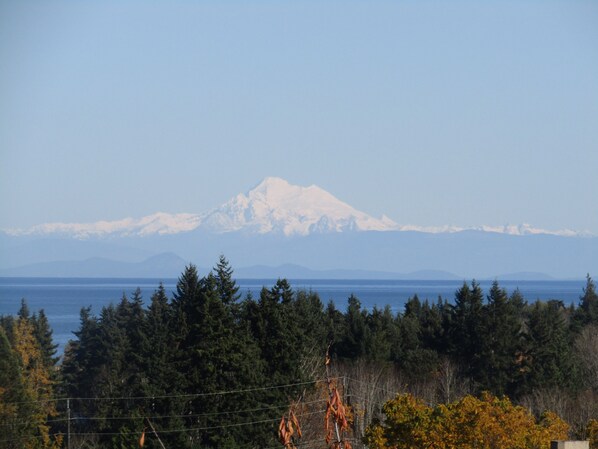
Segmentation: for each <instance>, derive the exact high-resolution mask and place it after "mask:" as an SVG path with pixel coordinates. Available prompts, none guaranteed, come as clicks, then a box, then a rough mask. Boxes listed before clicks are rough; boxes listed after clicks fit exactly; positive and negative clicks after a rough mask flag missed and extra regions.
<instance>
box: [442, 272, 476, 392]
mask: <svg viewBox="0 0 598 449" xmlns="http://www.w3.org/2000/svg"><path fill="white" fill-rule="evenodd" d="M483 303H484V296H483V293H482V289H481V288H480V284H479V283H477V282H476V281H475V280H473V281H472V282H471V288H470V287H468V285H467V283H465V282H464V283H463V286H462V287H461V288H460V289H459V290H457V292H456V293H455V305H454V307H453V314H452V320H451V324H452V329H451V331H450V337H451V349H452V351H453V356H454V357H455V359H456V360H457V362H458V363H459V365H460V366H461V368H462V370H463V374H464V375H465V376H466V377H467V378H469V379H470V381H474V380H475V379H476V377H477V373H478V372H479V371H480V363H481V358H482V348H481V344H482V338H483V335H482V334H483V330H482V315H483Z"/></svg>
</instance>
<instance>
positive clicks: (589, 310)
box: [572, 274, 598, 331]
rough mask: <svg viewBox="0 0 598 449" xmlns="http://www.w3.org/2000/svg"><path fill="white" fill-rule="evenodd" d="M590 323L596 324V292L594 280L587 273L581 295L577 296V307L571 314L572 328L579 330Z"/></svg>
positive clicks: (597, 297)
mask: <svg viewBox="0 0 598 449" xmlns="http://www.w3.org/2000/svg"><path fill="white" fill-rule="evenodd" d="M590 324H595V325H598V293H596V284H595V283H594V280H593V279H592V278H591V277H590V275H589V274H588V275H587V276H586V286H585V288H584V289H583V295H581V296H580V298H579V307H578V308H577V309H576V310H575V312H574V314H573V320H572V327H573V330H575V331H580V330H581V328H583V327H584V326H588V325H590Z"/></svg>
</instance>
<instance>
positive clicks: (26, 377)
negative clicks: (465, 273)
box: [0, 257, 598, 449]
mask: <svg viewBox="0 0 598 449" xmlns="http://www.w3.org/2000/svg"><path fill="white" fill-rule="evenodd" d="M487 293H488V295H487V301H486V302H485V301H484V295H483V293H482V290H481V288H480V286H479V284H478V283H477V282H475V281H472V282H471V283H470V284H467V283H464V284H463V286H462V287H461V288H460V289H459V290H457V291H456V292H455V298H454V304H451V303H449V302H448V301H446V300H443V299H441V298H439V299H438V301H437V302H435V303H430V302H429V301H428V300H427V299H426V300H424V301H421V300H420V299H419V297H418V296H417V295H414V296H413V297H412V298H410V299H409V300H408V301H407V303H406V304H405V308H404V311H402V313H397V314H393V312H392V310H391V308H390V307H389V306H386V307H384V308H379V307H373V308H372V309H371V310H367V309H365V308H363V307H362V304H361V302H360V301H359V299H358V298H357V297H355V296H354V295H351V296H350V297H349V298H348V301H347V308H346V310H345V311H344V312H343V311H341V310H337V308H336V307H335V305H334V303H333V302H332V301H331V302H329V303H328V304H327V306H326V307H325V306H324V305H323V304H322V301H321V300H320V297H319V296H318V294H317V293H316V292H313V291H305V290H298V291H295V290H293V288H292V287H291V285H290V284H289V282H288V281H287V280H285V279H279V280H278V281H277V282H276V283H274V285H272V286H270V287H266V286H265V287H263V289H262V290H261V292H260V295H259V297H257V298H254V297H252V296H251V295H249V294H248V295H247V296H246V297H245V298H244V299H243V300H242V301H241V299H240V295H239V287H238V285H237V283H236V281H235V279H234V272H233V270H232V268H231V267H230V264H229V263H228V261H227V260H226V259H225V258H224V257H221V258H220V259H219V261H218V263H217V264H216V266H215V267H214V268H213V270H212V272H210V273H207V274H206V275H205V276H203V277H202V276H200V275H199V273H198V271H197V268H196V267H195V266H193V265H189V266H187V267H186V268H185V270H184V271H183V272H182V273H181V276H180V277H179V279H178V281H177V285H176V289H175V292H174V294H173V295H172V298H170V297H169V294H168V293H167V292H166V291H165V289H164V286H163V285H159V286H158V287H157V289H156V291H155V292H154V294H153V295H152V296H151V298H149V300H148V304H147V305H146V304H144V300H143V298H142V296H141V291H140V290H139V289H137V290H135V291H134V292H132V293H131V294H130V295H129V296H127V294H123V296H122V298H121V299H120V301H118V302H117V303H116V304H113V305H110V306H107V307H104V308H102V309H101V311H100V312H99V314H98V315H97V316H94V315H93V314H92V313H91V308H84V309H82V310H81V315H80V327H79V329H78V330H77V332H75V338H74V339H73V340H72V341H70V342H69V343H68V344H67V346H66V348H65V352H64V355H63V359H62V363H61V365H60V369H59V372H58V370H57V367H56V345H55V344H54V343H53V341H52V332H51V329H50V326H49V324H48V320H47V317H46V316H45V314H44V312H43V310H42V311H39V312H36V313H33V314H31V312H30V311H29V308H28V306H27V304H26V302H25V301H23V302H22V304H21V308H20V310H19V313H18V316H17V317H16V318H15V317H0V426H4V427H7V428H8V429H9V430H10V432H11V434H13V433H14V435H16V436H17V437H21V436H22V437H25V438H29V437H30V436H32V435H35V436H36V438H37V439H36V440H35V441H42V442H43V444H44V445H45V446H44V445H43V446H31V447H44V448H45V447H52V445H56V444H58V441H56V440H54V439H52V438H50V437H49V436H50V434H51V433H55V432H64V431H65V422H64V421H60V420H59V421H56V422H54V423H49V422H48V420H50V421H53V420H52V419H51V418H53V417H54V416H55V414H56V410H54V409H53V408H52V407H49V406H48V401H46V400H45V398H50V397H53V396H56V395H60V396H62V397H69V398H74V399H72V400H71V402H70V408H71V413H72V415H71V416H72V417H73V419H72V421H71V426H72V430H73V432H74V433H88V432H90V433H93V434H99V436H97V437H94V438H97V439H98V442H97V444H98V445H99V447H106V448H124V447H127V448H129V447H138V444H139V443H138V440H139V437H140V436H141V433H142V432H143V430H144V429H146V431H147V432H146V438H145V446H144V447H145V448H150V449H156V448H159V447H161V446H160V444H159V443H158V441H157V439H156V438H155V437H154V436H153V434H152V433H151V432H150V431H149V430H148V429H149V428H148V426H149V423H150V422H151V423H152V425H153V426H154V427H155V429H156V431H157V432H158V434H160V435H161V439H162V441H163V442H164V443H165V444H166V447H177V448H182V449H186V448H204V449H207V448H237V447H271V446H275V445H276V442H275V440H274V435H275V432H274V428H275V424H274V423H272V422H271V420H272V416H273V413H274V414H275V415H276V417H279V416H280V415H279V413H282V412H283V411H284V410H287V409H288V404H289V402H290V401H292V400H295V399H297V398H298V397H300V396H301V395H304V394H314V395H316V394H317V390H313V391H311V392H310V391H309V388H310V387H309V386H308V385H307V384H303V383H302V382H304V381H311V380H314V379H316V378H318V377H320V376H321V371H322V362H323V360H322V359H323V354H324V353H325V352H326V348H327V347H328V346H329V345H331V346H330V353H331V355H332V356H333V358H337V359H340V360H341V361H342V362H343V363H345V364H351V363H354V362H359V363H355V366H356V367H357V366H361V369H362V372H365V371H368V370H369V372H370V374H372V376H371V377H370V379H378V377H379V376H381V373H382V372H385V373H391V372H395V371H394V370H395V369H396V370H397V371H398V372H399V373H400V381H401V382H404V383H405V384H406V385H407V388H411V386H413V389H414V390H415V389H419V391H420V393H421V394H422V395H423V394H425V395H426V398H427V400H430V401H439V400H440V399H441V396H442V395H444V396H442V397H443V398H444V402H446V403H447V405H446V406H445V408H441V407H440V406H439V408H438V407H437V408H434V409H431V408H426V406H424V405H423V403H419V402H418V401H416V400H415V399H413V398H412V399H403V400H402V401H403V402H401V403H400V404H399V403H395V404H394V405H392V406H391V407H399V409H400V408H401V407H403V408H402V409H401V410H409V411H410V412H409V413H412V416H411V415H410V416H409V417H406V416H404V417H403V418H404V420H405V423H404V424H405V426H407V427H405V426H403V424H401V426H402V427H401V426H399V427H396V428H390V427H389V429H387V430H388V432H390V433H388V434H383V435H382V437H383V438H386V440H383V439H377V440H375V444H386V443H384V441H387V442H388V441H393V440H392V438H395V437H396V438H399V437H400V438H411V437H412V434H411V433H410V432H411V431H412V430H413V429H411V428H410V427H409V426H411V425H412V424H413V426H416V427H417V426H419V427H417V428H418V429H420V430H421V429H424V428H425V426H426V425H428V424H430V423H432V424H434V423H435V424H434V425H433V426H432V427H431V428H430V429H431V430H430V431H431V432H433V434H430V435H441V434H442V432H445V431H447V430H446V429H448V427H447V428H445V427H446V426H448V424H446V423H447V422H448V421H442V419H444V418H442V417H445V418H446V417H448V416H451V417H453V418H454V419H460V420H463V423H462V425H463V426H465V425H466V421H467V420H466V419H465V418H466V414H463V413H461V412H459V411H458V410H460V409H459V407H464V404H460V403H459V404H460V405H455V404H456V403H455V404H453V405H451V404H450V401H452V400H453V399H454V398H455V397H458V395H460V394H465V391H472V392H475V393H478V394H479V393H481V391H482V390H489V391H491V392H492V393H493V394H498V395H502V394H505V393H506V394H509V395H511V396H512V397H513V398H514V399H515V400H518V399H522V400H526V398H529V397H530V395H533V394H535V393H536V392H538V391H541V390H543V389H549V388H557V387H558V389H559V391H560V392H565V393H566V394H571V395H572V396H574V395H575V394H577V392H578V391H581V390H580V388H581V386H584V388H585V389H586V390H588V391H589V392H588V391H584V394H586V395H587V396H586V397H592V398H593V397H595V394H594V393H595V392H594V393H593V392H592V391H591V390H592V388H593V386H594V384H595V382H589V381H586V382H583V383H582V382H579V375H578V372H583V373H584V375H586V376H587V375H588V373H594V371H595V370H594V369H593V368H594V362H595V361H594V358H595V357H593V354H589V352H591V351H592V349H588V348H594V346H595V345H594V344H593V341H594V340H593V339H592V338H593V335H594V334H595V331H593V329H595V326H596V324H595V321H594V318H593V317H594V315H595V307H596V304H598V302H597V300H596V291H595V287H594V283H593V281H592V279H591V278H590V277H589V276H588V278H587V282H586V286H585V288H584V290H583V295H582V296H581V298H580V304H579V307H577V308H576V307H572V308H565V307H564V305H563V304H562V303H561V302H559V301H548V302H536V303H533V304H530V305H528V304H527V303H526V301H525V299H524V298H523V296H522V295H521V293H520V292H519V291H517V290H516V291H514V292H512V294H511V295H510V296H509V294H508V292H507V291H505V290H504V289H503V288H501V287H500V285H499V283H498V282H494V283H493V285H492V287H491V289H490V290H489V292H487ZM574 342H576V344H575V345H574ZM574 347H575V351H573V348H574ZM578 359H579V360H578ZM582 362H583V363H582ZM364 370H365V371H364ZM582 370H583V371H582ZM356 372H357V371H356ZM463 379H465V383H466V384H467V385H465V386H464V385H463V383H464V382H463ZM358 380H359V379H358ZM58 381H59V382H60V386H59V389H58V391H56V385H55V383H56V382H58ZM376 382H377V380H376ZM440 383H443V386H440V385H439V384H440ZM285 385H286V387H284V388H283V387H279V386H285ZM366 386H367V387H368V388H369V386H368V384H367V382H364V386H363V387H364V388H365V387H366ZM389 387H390V385H389ZM445 387H446V388H445ZM392 388H394V387H392ZM443 388H444V389H443ZM441 390H442V391H441ZM384 391H385V392H386V391H388V390H384ZM372 394H373V393H372ZM385 394H386V393H385ZM593 394H594V395H593ZM372 397H373V396H372ZM31 398H33V400H34V402H31V401H30V399H31ZM79 398H94V399H93V400H90V399H79ZM35 401H38V402H37V404H38V405H39V404H44V405H43V406H41V405H39V406H32V405H26V404H36V402H35ZM501 401H502V402H501ZM15 403H22V404H23V405H18V406H17V405H15ZM401 404H402V405H401ZM468 404H469V405H468V406H470V409H468V410H469V411H471V412H472V413H473V412H474V411H475V410H478V409H477V408H476V407H479V410H482V411H484V410H485V411H488V410H491V409H493V407H495V406H496V407H503V408H504V410H507V409H510V407H511V406H510V405H509V404H508V403H506V402H504V400H502V399H496V398H494V399H491V400H490V399H489V400H487V401H486V402H485V403H476V402H475V401H474V399H469V402H468ZM476 404H477V405H476ZM474 405H475V407H474ZM60 407H62V408H61V409H60V410H59V411H60V413H64V404H62V403H60ZM362 410H366V409H365V408H362ZM367 410H368V418H367V419H371V417H372V416H374V415H375V413H376V410H378V407H377V406H376V405H375V404H370V405H368V408H367ZM385 410H386V409H385ZM388 410H390V409H388ZM397 410H398V409H397ZM461 410H463V409H461ZM588 410H591V408H588ZM356 413H357V412H356ZM364 413H365V412H364ZM393 413H394V412H393ZM401 413H402V412H401ZM460 413H461V414H460ZM484 413H486V412H484ZM61 416H62V415H61ZM355 416H356V419H361V420H362V421H361V422H362V424H363V427H365V415H364V416H357V415H355ZM389 416H390V415H389ZM488 416H495V417H497V419H498V415H492V414H490V415H488ZM509 416H511V415H509ZM513 416H514V415H513ZM403 418H402V419H403ZM314 419H315V418H314ZM413 420H415V421H413ZM549 421H550V419H549ZM249 422H251V423H254V424H252V425H247V423H249ZM442 422H444V423H445V424H442V425H441V424H440V423H442ZM489 422H490V421H489ZM497 422H500V420H498V421H497ZM409 423H411V424H409ZM426 423H428V424H426ZM48 424H52V427H50V426H49V425H48ZM432 424H430V425H432ZM470 424H471V422H470ZM536 424H537V423H536ZM536 424H534V425H536ZM583 424H584V425H585V423H583ZM389 425H390V424H389ZM505 425H506V424H505ZM530 425H532V424H530ZM443 426H444V427H443ZM363 427H362V428H363ZM449 427H450V426H449ZM582 427H583V426H580V425H579V424H578V425H577V427H576V428H582ZM371 429H372V432H374V433H371V435H374V437H375V438H378V437H380V438H382V437H381V436H380V435H381V434H379V433H376V432H380V431H381V430H380V429H383V431H384V432H386V431H387V430H384V427H383V426H382V427H375V428H374V427H372V428H371ZM376 429H377V430H376ZM406 429H407V430H409V429H411V430H409V432H407V430H406ZM451 429H453V431H455V432H457V431H458V432H470V431H471V429H470V428H468V427H463V428H459V429H456V428H452V427H451ZM455 429H456V430H455ZM172 430H177V431H176V432H172ZM434 432H435V433H434ZM458 432H457V433H458ZM0 433H2V429H0ZM393 435H394V436H393ZM409 435H411V437H410V436H409ZM421 435H422V438H423V437H424V436H425V435H423V434H421ZM476 435H481V434H479V433H478V434H476ZM426 438H432V437H431V436H426ZM450 438H453V437H450ZM450 438H449V439H448V440H447V441H449V442H451V441H452V443H451V444H453V443H454V445H457V443H458V441H457V440H455V439H453V440H451V439H450ZM501 438H502V437H501ZM372 441H374V440H372ZM401 441H402V440H401ZM459 441H460V442H461V443H463V444H464V445H465V446H464V447H466V446H467V445H468V444H470V442H471V441H469V440H467V441H466V440H459ZM468 441H469V442H468ZM381 442H382V443H381ZM79 443H80V445H83V443H82V442H81V441H79V442H78V444H79ZM412 443H413V445H414V446H413V447H417V444H419V443H417V442H416V441H415V440H413V441H412ZM434 444H436V443H434ZM438 444H440V443H438ZM447 444H448V443H447ZM459 444H460V443H459ZM538 444H539V443H538ZM1 447H3V446H1V445H0V448H1ZM4 447H27V446H22V445H21V443H20V440H19V445H17V446H15V445H14V444H13V446H4ZM374 447H376V446H374ZM378 447H386V446H378ZM391 447H395V446H391ZM397 447H398V446H397ZM434 447H436V446H434ZM438 447H441V446H438ZM447 447H456V446H450V445H449V446H447ZM521 447H524V446H521ZM536 447H539V446H538V445H537V446H536Z"/></svg>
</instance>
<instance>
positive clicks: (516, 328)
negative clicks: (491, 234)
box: [476, 281, 522, 395]
mask: <svg viewBox="0 0 598 449" xmlns="http://www.w3.org/2000/svg"><path fill="white" fill-rule="evenodd" d="M514 299H517V297H515V298H514ZM482 324H483V327H482V335H481V338H482V339H481V359H480V366H479V372H478V373H477V376H476V377H477V380H478V381H479V383H480V387H481V389H482V390H489V391H491V392H492V393H494V394H496V395H504V394H506V393H512V391H513V388H514V387H515V380H516V373H517V355H518V354H519V353H520V352H521V349H522V347H521V331H522V329H521V317H520V316H519V314H518V309H517V305H516V304H515V303H514V301H513V298H509V296H508V294H507V291H506V290H505V289H503V288H500V286H499V284H498V282H497V281H494V282H493V283H492V287H491V288H490V293H489V295H488V305H487V307H486V308H485V310H484V315H483V323H482Z"/></svg>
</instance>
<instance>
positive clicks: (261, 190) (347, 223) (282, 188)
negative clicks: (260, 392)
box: [4, 177, 588, 239]
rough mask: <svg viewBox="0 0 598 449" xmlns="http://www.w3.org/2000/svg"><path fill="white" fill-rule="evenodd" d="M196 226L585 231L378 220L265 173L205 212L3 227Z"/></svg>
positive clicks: (152, 230) (82, 234) (301, 230)
mask: <svg viewBox="0 0 598 449" xmlns="http://www.w3.org/2000/svg"><path fill="white" fill-rule="evenodd" d="M196 229H201V230H205V231H208V232H212V233H217V234H223V233H228V232H243V233H247V234H252V233H253V234H269V233H274V234H280V235H284V236H306V235H310V234H316V233H338V232H349V231H355V232H357V231H415V232H425V233H434V234H438V233H456V232H462V231H469V230H472V231H483V232H493V233H499V234H509V235H532V234H549V235H559V236H567V237H572V236H587V235H588V233H579V232H576V231H572V230H569V229H566V230H560V231H549V230H545V229H539V228H534V227H532V226H531V225H528V224H522V225H505V226H477V227H460V226H450V225H447V226H412V225H398V224H397V223H395V222H394V221H393V220H391V219H390V218H388V217H386V216H385V215H383V216H382V217H381V218H380V219H378V218H374V217H372V216H370V215H368V214H366V213H364V212H361V211H359V210H357V209H355V208H353V207H352V206H350V205H348V204H347V203H345V202H343V201H341V200H339V199H338V198H336V197H335V196H333V195H332V194H330V193H329V192H327V191H326V190H324V189H322V188H320V187H318V186H316V185H311V186H309V187H301V186H296V185H292V184H290V183H288V182H287V181H285V180H284V179H281V178H277V177H268V178H265V179H264V180H263V181H262V182H261V183H259V184H258V185H257V186H256V187H254V188H253V189H251V190H250V191H249V192H247V193H246V194H243V193H241V194H239V195H237V196H235V197H234V198H232V199H231V200H229V201H227V202H226V203H224V204H223V205H222V206H220V207H218V208H216V209H213V210H211V211H209V212H206V213H203V214H193V213H178V214H169V213H165V212H158V213H155V214H152V215H148V216H145V217H142V218H125V219H122V220H115V221H98V222H94V223H46V224H41V225H37V226H33V227H31V228H28V229H9V230H4V232H5V233H7V234H9V235H13V236H19V235H48V234H54V235H64V236H70V237H74V238H77V239H87V238H91V237H108V236H140V237H143V236H149V235H155V234H158V235H167V234H178V233H182V232H189V231H193V230H196Z"/></svg>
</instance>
